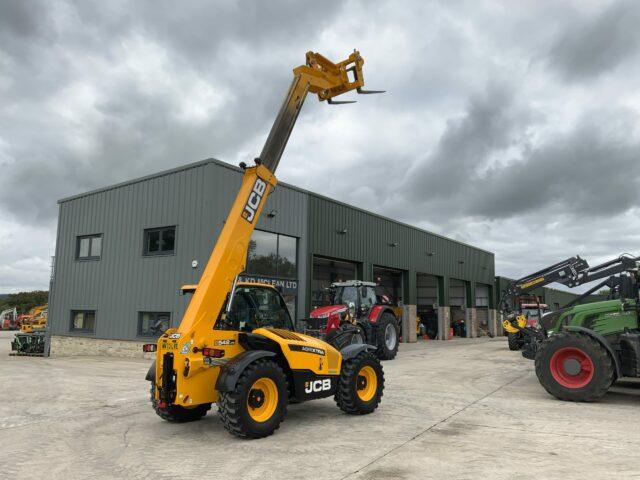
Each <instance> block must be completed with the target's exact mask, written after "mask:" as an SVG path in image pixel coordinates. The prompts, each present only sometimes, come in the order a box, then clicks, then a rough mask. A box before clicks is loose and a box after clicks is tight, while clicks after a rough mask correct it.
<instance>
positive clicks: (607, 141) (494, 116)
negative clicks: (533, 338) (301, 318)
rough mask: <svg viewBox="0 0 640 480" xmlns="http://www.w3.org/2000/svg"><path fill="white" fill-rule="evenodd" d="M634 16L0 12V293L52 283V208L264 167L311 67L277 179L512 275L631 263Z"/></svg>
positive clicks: (526, 9) (117, 8)
mask: <svg viewBox="0 0 640 480" xmlns="http://www.w3.org/2000/svg"><path fill="white" fill-rule="evenodd" d="M639 24H640V2H635V1H601V2H587V1H584V0H579V1H578V0H576V1H573V2H572V1H564V2H556V1H548V2H545V1H533V0H531V1H518V2H513V1H508V0H504V1H502V2H491V1H477V0H474V1H441V2H436V1H433V2H429V1H424V0H415V1H406V2H399V1H392V0H390V1H327V0H325V1H323V2H317V1H308V2H304V1H297V0H289V1H284V0H283V1H269V2H262V1H222V0H217V1H211V0H207V1H204V0H203V1H182V2H174V1H169V0H165V1H136V2H126V1H117V0H110V1H108V2H105V1H94V2H91V1H73V2H72V1H69V2H63V1H52V0H43V1H36V0H2V1H0V179H2V186H1V188H0V293H2V292H10V291H18V290H24V289H34V288H46V287H47V286H48V277H49V264H50V256H51V255H53V252H54V247H55V245H54V244H55V229H56V215H57V204H56V201H57V200H58V199H60V198H63V197H65V196H69V195H72V194H76V193H80V192H83V191H87V190H90V189H94V188H97V187H101V186H105V185H109V184H112V183H115V182H120V181H123V180H127V179H130V178H133V177H136V176H141V175H145V174H149V173H152V172H156V171H160V170H163V169H167V168H171V167H175V166H178V165H182V164H185V163H190V162H193V161H197V160H201V159H204V158H208V157H215V158H218V159H220V160H223V161H226V162H229V163H234V164H237V163H238V162H240V161H250V160H251V159H252V158H253V157H255V156H256V155H257V154H258V153H259V152H260V150H261V147H262V143H263V142H264V140H265V138H266V135H267V133H268V131H269V128H270V125H271V122H272V120H273V118H274V115H275V113H276V111H277V108H278V106H279V104H280V102H281V99H282V97H283V95H284V93H285V91H286V89H287V87H288V84H289V82H290V79H291V69H292V67H294V66H296V65H299V64H301V63H303V62H304V54H305V52H306V51H307V50H314V51H318V52H321V53H323V54H324V55H326V56H328V57H329V58H332V59H335V60H339V59H342V58H343V57H346V55H348V53H349V52H350V51H352V50H353V49H354V48H357V49H359V50H360V52H361V53H362V55H363V57H364V58H365V62H366V64H365V78H366V81H367V86H368V88H374V89H385V90H387V93H386V94H385V95H378V96H368V97H359V98H358V100H359V102H358V103H357V104H354V105H346V106H341V107H329V106H327V105H325V104H321V103H319V102H317V101H315V100H314V99H313V98H310V99H309V100H308V101H307V104H306V105H305V107H304V111H303V112H302V114H301V116H300V118H299V120H298V124H297V126H296V128H295V130H294V132H293V135H292V137H291V141H290V144H289V147H288V149H287V150H286V152H285V154H284V156H283V159H282V162H281V164H280V169H279V171H278V177H279V179H280V180H282V181H285V182H288V183H291V184H294V185H298V186H300V187H303V188H307V189H309V190H312V191H316V192H319V193H322V194H325V195H328V196H331V197H334V198H337V199H339V200H342V201H345V202H348V203H351V204H353V205H357V206H360V207H363V208H367V209H370V210H373V211H376V212H378V213H381V214H383V215H387V216H391V217H393V218H398V219H400V220H403V221H405V222H408V223H411V224H414V225H417V226H420V227H423V228H426V229H428V230H431V231H434V232H437V233H440V234H443V235H446V236H449V237H453V238H456V239H459V240H462V241H465V242H468V243H471V244H474V245H477V246H479V247H482V248H485V249H487V250H490V251H493V252H495V254H496V267H497V273H498V274H502V275H507V276H520V275H522V274H526V273H528V272H530V271H532V270H533V269H537V268H540V267H542V266H545V265H548V264H550V263H553V262H555V261H558V260H561V259H563V258H565V257H568V256H571V255H574V254H580V255H581V256H584V257H586V258H587V259H589V260H590V261H593V262H597V261H598V260H605V259H608V258H610V257H613V256H616V255H618V254H619V253H622V252H631V253H636V254H640V219H639V217H638V214H639V213H640V212H639V208H638V205H639V204H640V127H639V125H640V123H639V122H638V120H639V119H640V91H639V90H638V82H637V80H638V78H640V61H639V60H640V29H639V28H638V27H637V26H638V25H639Z"/></svg>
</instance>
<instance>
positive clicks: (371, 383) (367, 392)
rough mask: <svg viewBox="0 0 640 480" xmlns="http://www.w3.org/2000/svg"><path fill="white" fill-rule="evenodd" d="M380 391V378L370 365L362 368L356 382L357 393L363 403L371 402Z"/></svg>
mask: <svg viewBox="0 0 640 480" xmlns="http://www.w3.org/2000/svg"><path fill="white" fill-rule="evenodd" d="M377 389H378V376H377V375H376V371H375V370H374V369H373V367H370V366H369V365H367V366H365V367H362V368H361V369H360V371H359V372H358V378H357V380H356V393H357V394H358V398H359V399H360V400H362V401H363V402H368V401H369V400H371V399H372V398H373V397H374V396H375V394H376V390H377Z"/></svg>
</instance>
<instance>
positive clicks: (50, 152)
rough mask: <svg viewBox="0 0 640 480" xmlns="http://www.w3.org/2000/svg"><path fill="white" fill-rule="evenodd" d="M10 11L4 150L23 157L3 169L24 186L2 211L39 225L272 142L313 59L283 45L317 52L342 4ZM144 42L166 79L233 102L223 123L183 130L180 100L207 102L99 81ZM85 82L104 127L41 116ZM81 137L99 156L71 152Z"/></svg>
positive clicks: (6, 13)
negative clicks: (101, 194) (126, 188)
mask: <svg viewBox="0 0 640 480" xmlns="http://www.w3.org/2000/svg"><path fill="white" fill-rule="evenodd" d="M1 8H2V10H0V19H3V20H1V21H2V22H4V23H3V24H4V25H5V26H6V27H7V28H6V29H4V28H3V29H1V31H3V32H4V34H2V36H0V39H2V40H3V41H2V42H0V58H1V57H2V54H5V55H6V57H7V58H9V59H10V67H11V68H10V69H8V70H7V71H9V72H12V73H11V74H10V75H9V76H8V79H7V84H6V86H5V89H4V91H3V90H2V88H1V87H0V98H1V99H2V102H0V113H2V116H1V118H0V140H2V142H4V144H5V149H4V150H5V151H4V152H3V153H4V155H5V156H7V157H9V158H12V159H13V163H12V164H11V165H3V166H2V167H3V173H4V177H5V181H6V182H8V183H12V184H20V185H21V188H20V189H19V190H18V191H7V190H3V191H1V192H0V205H1V206H3V207H4V208H5V209H6V210H7V211H9V212H12V214H14V215H16V216H20V217H21V218H23V219H24V221H27V222H34V223H35V222H42V221H47V220H50V219H52V218H54V217H55V214H56V210H57V209H56V203H55V200H56V199H59V198H62V197H65V196H68V195H70V194H73V193H78V192H81V191H85V190H89V189H92V188H96V187H99V186H102V185H106V184H110V183H114V182H118V181H122V180H125V179H128V178H131V177H133V176H139V175H143V174H146V173H150V172H153V171H157V170H161V169H163V168H169V167H172V166H176V165H180V164H184V163H187V162H190V161H195V160H199V159H202V158H207V157H210V156H217V157H220V158H229V157H232V155H233V153H235V151H236V150H237V149H238V147H240V146H241V145H242V144H243V143H244V142H246V141H247V139H248V138H251V137H252V136H255V135H256V134H260V133H261V132H262V131H263V130H264V133H265V135H266V133H267V131H268V130H267V128H268V126H267V125H268V122H269V121H270V119H271V117H272V115H273V111H274V110H275V109H276V108H277V106H278V104H279V102H280V101H281V96H282V94H283V92H284V91H285V89H286V88H287V82H288V79H289V78H290V68H291V65H293V64H294V63H293V62H296V63H302V62H303V61H304V52H305V50H304V49H283V44H284V45H286V44H287V43H289V42H290V43H291V44H298V45H304V44H305V43H306V42H310V43H314V42H313V39H314V38H315V37H317V35H318V34H319V33H320V32H321V31H322V29H323V28H324V27H325V26H326V25H327V23H329V22H330V21H331V20H332V18H333V16H334V15H337V14H338V13H339V4H338V3H337V2H332V3H329V4H327V3H326V2H324V3H322V4H321V3H318V2H314V3H313V4H302V3H301V2H293V1H282V2H278V3H273V2H269V3H267V2H249V1H246V2H218V3H216V4H212V3H211V2H206V1H197V2H196V1H191V2H184V3H183V4H181V8H180V9H176V8H175V3H174V2H164V3H158V2H136V3H134V4H131V3H129V2H73V3H65V2H51V3H49V2H45V3H43V4H42V5H41V6H40V8H39V9H35V10H32V8H33V6H29V7H28V6H27V4H26V3H23V2H5V3H3V6H2V7H1ZM34 11H38V15H34ZM136 39H141V41H142V42H145V43H147V44H156V45H159V46H160V48H162V49H163V52H164V53H165V54H166V56H167V58H166V59H165V61H166V74H167V75H168V76H169V77H168V78H170V77H171V76H172V75H174V74H179V73H185V72H191V74H192V75H193V76H194V77H197V78H201V79H202V80H204V81H206V80H207V78H212V79H215V84H216V85H219V86H220V87H221V88H224V89H226V90H227V91H229V92H233V98H231V99H228V100H227V105H226V109H225V111H224V112H223V113H222V115H220V114H219V115H216V116H215V118H210V119H208V120H207V121H206V122H204V123H201V124H197V125H194V124H192V123H189V122H184V121H183V120H182V119H180V118H176V111H175V108H176V105H175V104H176V101H180V100H181V98H189V97H190V96H193V95H197V94H198V93H197V92H192V91H182V92H178V95H179V97H177V98H176V96H175V92H172V94H173V96H172V97H167V96H166V92H163V91H160V92H150V91H148V90H146V89H145V88H144V87H143V86H142V85H141V84H139V83H137V79H136V78H131V79H118V77H116V76H111V72H110V71H108V70H105V71H104V73H105V74H106V75H107V76H105V77H101V73H102V71H101V70H95V71H94V69H95V68H96V64H98V68H104V67H100V64H101V63H102V64H104V65H111V66H112V68H113V71H114V73H115V69H117V68H119V67H122V62H123V61H124V59H123V58H122V54H123V51H126V48H127V47H126V46H125V47H124V50H123V44H125V45H126V43H127V42H129V43H131V42H134V41H135V40H136ZM308 46H309V47H312V46H313V45H311V44H310V45H308ZM239 47H241V48H239ZM281 51H284V52H286V53H285V54H284V55H283V57H285V58H280V57H279V56H278V52H281ZM272 52H273V53H272ZM140 60H144V59H143V58H141V59H140ZM84 75H89V78H85V77H84ZM0 77H1V75H0ZM163 80H165V79H163V78H158V81H159V82H162V81H163ZM78 81H80V82H93V83H92V84H91V87H92V88H93V89H95V94H96V96H97V98H96V102H95V104H94V105H93V107H92V112H90V113H93V114H96V115H98V116H99V120H98V121H95V122H94V123H93V124H92V125H90V126H82V125H77V124H75V122H76V120H75V119H74V120H71V121H70V120H68V119H66V118H61V117H60V116H59V112H57V111H56V112H45V111H43V107H45V106H46V105H47V103H48V102H50V101H51V100H52V99H54V98H56V96H57V95H59V94H61V93H63V92H64V89H66V88H69V85H70V84H72V83H73V82H78ZM0 85H1V83H0ZM274 86H277V87H279V88H281V89H282V91H280V90H277V91H274ZM56 130H57V131H56ZM76 130H77V131H78V133H77V139H78V140H79V141H86V142H89V143H91V144H92V145H93V146H94V148H92V150H91V154H90V156H87V154H86V152H85V151H84V150H83V149H82V148H77V147H74V145H73V143H71V144H70V143H69V142H68V137H69V135H73V133H69V132H74V131H76ZM81 137H86V138H81ZM2 142H0V148H2ZM0 153H2V152H0ZM256 153H257V152H256ZM0 158H1V157H0ZM52 178H55V179H56V181H53V182H52V181H51V179H52ZM36 190H37V191H38V193H39V194H38V195H37V196H34V195H33V193H32V192H33V191H36Z"/></svg>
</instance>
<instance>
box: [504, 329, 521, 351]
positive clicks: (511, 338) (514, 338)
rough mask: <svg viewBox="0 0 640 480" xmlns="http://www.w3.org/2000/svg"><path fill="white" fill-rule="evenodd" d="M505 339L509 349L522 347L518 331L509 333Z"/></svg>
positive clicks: (514, 349) (515, 349)
mask: <svg viewBox="0 0 640 480" xmlns="http://www.w3.org/2000/svg"><path fill="white" fill-rule="evenodd" d="M507 341H508V342H509V350H513V351H517V350H520V349H521V348H522V342H521V341H520V334H519V333H510V334H509V335H508V336H507Z"/></svg>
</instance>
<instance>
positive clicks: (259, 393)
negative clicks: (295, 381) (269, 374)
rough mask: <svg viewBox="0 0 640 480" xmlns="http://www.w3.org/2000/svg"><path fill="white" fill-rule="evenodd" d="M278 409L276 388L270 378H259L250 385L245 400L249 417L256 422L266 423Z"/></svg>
mask: <svg viewBox="0 0 640 480" xmlns="http://www.w3.org/2000/svg"><path fill="white" fill-rule="evenodd" d="M277 408H278V387H277V386H276V382H274V381H273V380H271V379H270V378H266V377H263V378H259V379H258V380H256V381H255V382H254V384H253V385H251V388H250V389H249V396H248V398H247V410H248V411H249V416H250V417H251V418H252V419H253V420H254V421H256V422H266V421H267V420H269V419H270V418H271V417H272V416H273V414H274V413H275V411H276V409H277Z"/></svg>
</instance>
